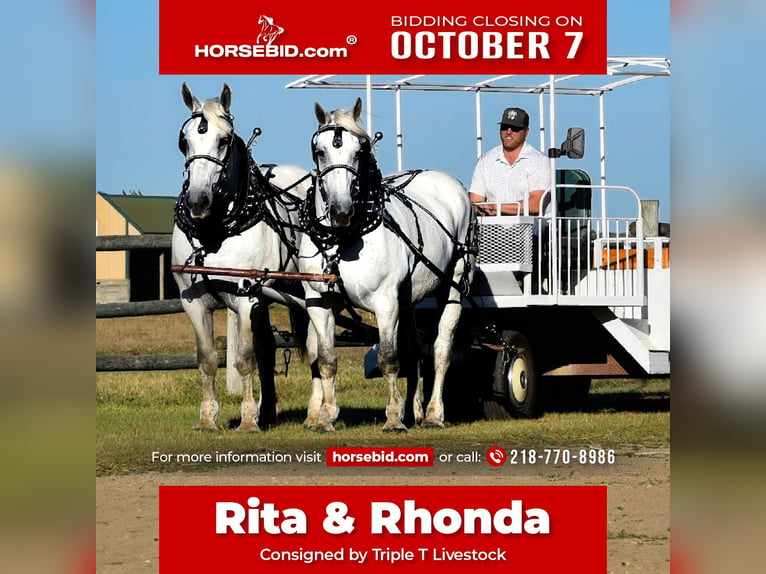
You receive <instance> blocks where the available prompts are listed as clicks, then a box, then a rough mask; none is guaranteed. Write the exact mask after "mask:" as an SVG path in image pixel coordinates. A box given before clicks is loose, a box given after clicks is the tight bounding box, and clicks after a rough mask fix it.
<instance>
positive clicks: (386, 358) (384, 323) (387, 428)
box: [375, 300, 407, 432]
mask: <svg viewBox="0 0 766 574" xmlns="http://www.w3.org/2000/svg"><path fill="white" fill-rule="evenodd" d="M375 317H376V318H377V320H378V334H379V336H380V348H379V349H378V368H379V369H380V372H381V373H383V380H384V381H386V384H387V385H388V403H387V404H386V424H385V425H383V432H406V431H407V427H406V426H404V423H403V422H402V419H403V418H404V402H403V401H402V396H401V394H399V387H398V385H397V380H398V378H399V351H398V348H397V343H398V341H397V334H398V331H399V304H398V301H396V300H394V301H390V302H388V301H387V302H386V304H385V305H384V306H383V307H379V308H376V309H375Z"/></svg>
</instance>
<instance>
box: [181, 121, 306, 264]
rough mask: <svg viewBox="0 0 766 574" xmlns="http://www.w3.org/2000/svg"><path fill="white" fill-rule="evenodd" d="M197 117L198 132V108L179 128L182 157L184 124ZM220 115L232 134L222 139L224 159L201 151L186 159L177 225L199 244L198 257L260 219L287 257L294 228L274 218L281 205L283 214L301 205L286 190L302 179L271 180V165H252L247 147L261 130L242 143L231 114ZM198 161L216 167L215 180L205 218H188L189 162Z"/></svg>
mask: <svg viewBox="0 0 766 574" xmlns="http://www.w3.org/2000/svg"><path fill="white" fill-rule="evenodd" d="M198 117H199V118H201V120H200V124H199V126H198V128H197V132H198V133H205V132H207V129H208V121H207V119H206V118H205V117H204V116H203V114H202V112H194V113H193V114H192V115H191V117H190V118H188V119H187V120H186V121H185V122H184V124H183V126H181V130H180V131H179V134H178V148H179V150H180V151H181V153H183V154H184V156H186V152H187V149H188V146H187V142H186V133H185V132H184V128H185V127H186V125H187V124H188V123H189V122H190V121H192V120H193V119H194V118H198ZM224 119H226V121H228V122H229V123H230V124H231V125H232V132H231V135H230V136H229V137H228V139H227V142H226V151H225V153H224V157H223V159H219V158H217V157H215V156H211V155H204V154H198V155H193V156H191V157H188V158H187V159H186V162H185V164H184V182H183V186H182V189H181V193H180V195H179V196H178V200H177V201H176V205H175V223H176V225H177V226H178V228H179V229H181V231H183V233H184V235H186V237H187V239H188V240H189V243H191V244H192V245H193V244H194V241H193V240H196V241H197V243H199V244H200V245H201V247H202V251H203V253H202V258H204V253H215V252H216V251H218V249H220V246H221V244H222V243H223V242H224V241H225V240H226V239H228V238H230V237H234V236H236V235H240V234H242V233H243V232H244V231H247V230H248V229H250V228H251V227H253V226H255V225H256V224H258V223H260V222H261V221H264V222H265V223H267V224H268V225H269V227H271V228H272V229H273V230H274V231H275V232H276V233H277V234H278V235H279V236H280V238H281V239H282V241H283V243H284V244H285V245H286V246H287V247H288V250H289V251H290V253H291V254H292V255H294V254H297V252H298V248H297V241H296V233H297V231H298V229H297V226H293V225H292V224H291V223H290V222H289V221H285V220H284V219H283V218H281V217H279V211H278V208H279V207H281V208H282V209H283V210H285V211H287V212H292V211H297V210H298V209H300V207H301V204H302V201H301V200H300V199H299V198H298V197H296V196H293V195H292V194H289V193H287V192H289V191H290V190H291V189H293V188H295V187H296V186H298V185H300V184H301V183H302V181H303V179H300V180H298V181H296V182H294V183H293V184H292V185H290V186H289V187H287V188H285V189H282V188H279V187H277V186H275V185H274V184H273V183H271V181H270V180H271V179H272V178H273V174H272V171H273V169H274V167H276V166H275V165H273V164H266V165H264V166H262V167H263V168H265V170H266V173H265V174H264V173H263V172H262V171H261V166H258V165H257V164H256V162H255V160H253V157H252V155H251V153H250V145H251V144H252V142H253V140H254V138H255V134H256V133H260V130H255V131H254V136H253V138H251V140H250V142H249V143H248V144H245V142H244V140H243V139H242V138H241V137H240V136H239V135H237V134H236V133H235V132H234V118H233V117H232V116H231V115H230V114H227V115H226V116H224ZM198 160H204V161H210V162H213V163H215V164H216V165H218V166H220V167H221V170H220V172H219V176H218V179H217V180H216V181H215V182H214V183H213V186H212V190H211V191H212V193H213V200H212V203H211V206H210V215H209V216H208V217H206V218H204V219H194V218H192V216H191V213H190V211H189V208H188V207H187V199H188V190H189V177H190V174H189V166H190V165H191V164H192V162H194V161H198ZM306 177H309V176H308V175H307V176H306ZM198 259H199V258H198Z"/></svg>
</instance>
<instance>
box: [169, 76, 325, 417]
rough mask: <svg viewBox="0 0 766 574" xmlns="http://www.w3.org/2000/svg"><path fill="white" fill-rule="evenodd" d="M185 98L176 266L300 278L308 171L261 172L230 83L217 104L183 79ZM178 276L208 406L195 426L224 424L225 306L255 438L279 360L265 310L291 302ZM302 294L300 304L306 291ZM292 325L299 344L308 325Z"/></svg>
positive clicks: (222, 279)
mask: <svg viewBox="0 0 766 574" xmlns="http://www.w3.org/2000/svg"><path fill="white" fill-rule="evenodd" d="M181 93H182V96H183V101H184V103H185V104H186V107H187V108H189V110H190V111H191V117H189V118H188V119H187V120H186V121H185V122H184V125H183V126H182V128H181V131H180V133H179V139H178V145H179V149H180V150H181V153H183V155H184V158H185V171H184V176H185V179H184V183H183V190H182V192H181V194H180V196H179V198H178V201H177V203H176V218H175V227H174V229H173V242H172V262H173V265H174V266H187V267H188V266H204V267H208V268H229V269H230V268H238V269H269V270H272V271H279V270H283V271H295V270H296V256H297V251H298V248H299V243H300V237H301V235H300V233H299V232H298V231H297V229H298V227H297V217H298V209H299V206H300V205H301V204H302V202H303V200H304V199H305V197H306V191H307V189H308V187H309V186H310V177H309V175H310V174H309V172H308V171H306V170H305V169H303V168H300V167H297V166H292V165H279V166H260V167H258V166H256V165H255V162H253V160H252V158H251V157H250V153H249V150H248V147H247V145H246V144H245V142H244V141H243V140H242V138H241V137H239V136H238V135H237V134H236V133H235V131H234V118H233V116H232V115H231V113H230V111H229V109H230V106H231V90H230V88H229V86H228V85H226V84H224V86H223V89H222V91H221V94H220V96H219V97H218V98H215V99H211V100H206V101H204V102H200V101H199V100H198V99H197V98H196V97H195V96H194V94H193V93H192V91H191V90H190V89H189V87H188V86H187V85H186V83H185V82H184V84H183V87H182V89H181ZM176 268H177V267H176ZM174 277H175V281H176V283H177V284H178V288H179V291H180V293H181V301H182V303H183V308H184V310H185V311H186V314H187V316H188V317H189V320H190V321H191V324H192V326H193V327H194V333H195V335H196V340H197V359H198V362H199V371H200V374H201V377H202V403H201V405H200V413H199V422H198V423H197V425H196V426H195V428H196V429H201V430H205V429H207V430H212V429H216V428H217V427H218V424H217V421H218V400H217V394H216V388H215V374H216V369H217V366H218V358H217V353H216V349H215V345H214V339H213V311H214V310H215V309H216V307H219V306H221V305H222V304H223V305H225V306H226V307H228V308H229V309H231V310H233V311H235V312H236V313H237V317H238V326H239V329H238V331H239V341H238V348H237V350H236V362H235V367H236V369H237V371H238V372H239V375H240V376H241V378H242V386H243V393H242V405H241V414H242V418H241V421H240V425H239V430H253V431H257V430H260V428H259V424H260V425H261V426H263V427H266V426H269V425H272V424H274V423H275V422H276V418H277V406H276V403H277V398H276V389H275V386H274V365H275V362H276V358H275V343H274V335H273V332H272V331H271V325H270V321H269V310H268V306H269V303H270V301H271V300H272V299H273V298H276V299H278V300H281V302H283V303H285V302H289V301H290V298H289V297H288V296H287V295H286V294H284V293H283V292H281V291H277V290H275V288H274V286H273V283H272V280H268V279H267V280H265V281H260V282H257V281H256V282H253V281H250V282H248V281H247V280H237V279H236V278H234V277H231V276H226V275H213V274H208V273H196V274H194V273H191V274H190V273H186V272H176V273H174ZM296 286H297V287H298V288H299V285H296ZM265 292H267V293H269V294H270V295H271V296H272V299H269V298H267V297H266V296H265ZM280 297H283V298H282V299H280ZM298 297H299V298H302V293H300V294H299V295H298ZM304 317H305V314H304ZM292 319H293V321H294V322H293V328H295V329H296V335H298V333H297V331H298V330H300V331H301V333H302V334H300V335H298V336H299V339H298V340H299V342H300V344H301V346H302V343H303V340H302V338H303V337H304V336H305V332H304V330H303V329H305V327H306V325H307V321H308V319H307V318H305V319H304V321H303V328H301V325H300V316H299V315H298V314H294V315H293V316H292ZM296 321H297V324H296ZM256 362H257V365H258V371H259V375H260V380H261V392H260V397H259V402H258V404H257V405H256V403H255V400H254V397H253V375H254V371H255V363H256Z"/></svg>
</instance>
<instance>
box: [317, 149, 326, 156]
mask: <svg viewBox="0 0 766 574" xmlns="http://www.w3.org/2000/svg"><path fill="white" fill-rule="evenodd" d="M316 155H317V157H324V150H321V149H318V150H317V151H316Z"/></svg>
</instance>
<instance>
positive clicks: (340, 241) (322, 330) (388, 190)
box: [299, 99, 475, 431]
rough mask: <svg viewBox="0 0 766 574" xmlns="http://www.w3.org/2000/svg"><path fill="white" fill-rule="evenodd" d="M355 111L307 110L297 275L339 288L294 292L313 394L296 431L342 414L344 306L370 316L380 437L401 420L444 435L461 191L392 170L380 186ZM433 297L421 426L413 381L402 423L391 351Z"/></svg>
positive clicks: (435, 174)
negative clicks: (384, 393)
mask: <svg viewBox="0 0 766 574" xmlns="http://www.w3.org/2000/svg"><path fill="white" fill-rule="evenodd" d="M361 106H362V102H361V100H360V99H357V101H356V104H355V105H354V108H353V109H341V110H335V111H333V112H329V113H328V112H326V111H325V110H324V109H323V108H322V107H321V106H320V105H319V104H316V106H315V113H316V117H317V120H318V121H319V129H318V130H317V132H316V133H315V134H314V136H313V138H312V151H313V157H314V161H315V164H316V169H317V172H316V175H315V178H314V183H313V186H312V188H311V189H310V190H309V195H308V197H307V200H306V203H305V204H304V211H303V213H302V223H303V226H304V231H305V232H306V234H307V236H308V237H311V239H312V241H307V240H304V241H303V242H302V243H301V248H300V257H299V267H300V270H301V271H303V272H311V273H320V272H335V273H338V274H339V276H340V280H341V281H340V283H339V284H337V285H332V284H330V285H328V284H326V283H322V282H311V281H305V282H304V284H303V286H304V291H305V295H306V309H307V311H308V313H309V318H310V320H311V326H312V328H311V329H309V337H308V341H307V350H308V359H309V362H310V363H311V364H312V393H311V399H310V401H309V406H308V416H307V418H306V420H305V423H304V425H305V426H306V427H307V428H310V429H313V430H319V431H332V430H334V427H333V423H334V421H335V420H336V419H337V417H338V414H339V412H340V409H339V407H338V404H337V401H336V396H335V376H336V372H337V355H336V351H335V317H334V313H333V308H335V310H336V311H337V310H338V307H339V306H343V305H345V306H346V307H347V308H352V309H353V308H361V309H365V310H367V311H370V312H372V313H374V314H375V317H376V321H377V326H378V332H379V351H378V367H379V368H380V371H381V373H382V374H383V377H384V379H385V382H386V383H387V385H388V402H387V406H386V423H385V425H384V426H383V430H384V431H406V430H407V426H408V425H409V424H410V423H411V422H414V423H418V424H422V425H423V426H424V427H443V426H444V405H443V402H442V388H443V383H444V377H445V374H446V372H447V368H448V367H449V364H450V360H451V355H452V344H453V337H454V333H455V328H456V326H457V323H458V320H459V319H460V314H461V310H462V304H461V295H462V294H465V293H467V291H468V285H469V284H470V280H471V276H472V271H473V262H474V259H475V246H474V243H473V242H474V237H473V236H474V229H475V216H474V212H473V209H472V208H471V203H470V200H469V197H468V193H467V192H466V190H465V188H464V187H463V185H462V184H461V183H460V181H458V180H457V179H455V178H454V177H452V176H451V175H449V174H447V173H444V172H441V171H417V172H401V173H397V174H392V175H389V176H387V177H385V178H381V176H380V172H379V171H378V168H377V165H376V162H375V158H374V155H373V153H372V145H373V144H374V143H375V142H372V141H371V140H370V137H369V135H368V134H367V133H366V132H365V131H364V129H362V127H360V126H359V125H358V123H357V122H358V120H359V117H360V115H361ZM381 137H382V136H381ZM376 141H377V139H376ZM437 292H438V293H440V294H442V295H446V299H445V300H443V303H444V307H443V310H442V311H441V315H440V318H439V322H438V335H437V337H436V341H435V343H434V371H435V373H434V385H433V391H432V393H431V398H430V401H429V403H428V406H427V409H426V412H425V417H424V416H423V407H422V404H421V402H420V390H419V385H418V384H417V380H418V378H417V376H415V377H414V378H413V377H410V376H408V385H407V404H406V411H407V414H406V416H405V404H404V402H403V401H402V398H401V395H400V393H399V389H398V386H397V378H398V374H399V370H400V351H401V352H402V353H401V354H402V358H405V353H404V351H405V349H403V348H401V344H402V343H403V342H404V341H407V340H409V337H410V336H411V335H412V333H413V332H414V328H413V327H414V306H415V304H416V303H418V302H419V301H422V300H423V299H424V298H426V297H428V296H430V295H435V294H437ZM409 342H410V343H411V342H412V341H411V340H409ZM315 360H316V362H314V361H315ZM402 367H404V365H403V364H402ZM413 383H414V384H413ZM405 423H407V424H405Z"/></svg>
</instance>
